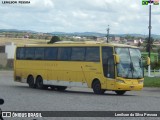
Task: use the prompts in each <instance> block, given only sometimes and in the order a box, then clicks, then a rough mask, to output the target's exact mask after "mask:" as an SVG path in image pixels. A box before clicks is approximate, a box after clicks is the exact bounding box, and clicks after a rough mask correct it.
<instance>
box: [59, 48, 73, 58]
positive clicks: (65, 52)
mask: <svg viewBox="0 0 160 120" xmlns="http://www.w3.org/2000/svg"><path fill="white" fill-rule="evenodd" d="M70 58H71V48H70V47H61V48H58V60H61V61H68V60H70Z"/></svg>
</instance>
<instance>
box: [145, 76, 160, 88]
mask: <svg viewBox="0 0 160 120" xmlns="http://www.w3.org/2000/svg"><path fill="white" fill-rule="evenodd" d="M144 87H160V77H145V78H144Z"/></svg>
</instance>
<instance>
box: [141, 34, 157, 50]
mask: <svg viewBox="0 0 160 120" xmlns="http://www.w3.org/2000/svg"><path fill="white" fill-rule="evenodd" d="M144 43H145V46H144V47H145V49H146V52H149V46H150V51H151V50H153V47H155V46H154V45H153V43H154V39H153V38H152V37H151V39H150V42H149V37H147V38H146V39H145V42H144Z"/></svg>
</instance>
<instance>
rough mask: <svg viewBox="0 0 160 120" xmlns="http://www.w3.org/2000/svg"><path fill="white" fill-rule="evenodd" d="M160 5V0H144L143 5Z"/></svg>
mask: <svg viewBox="0 0 160 120" xmlns="http://www.w3.org/2000/svg"><path fill="white" fill-rule="evenodd" d="M150 4H151V5H159V0H142V5H150Z"/></svg>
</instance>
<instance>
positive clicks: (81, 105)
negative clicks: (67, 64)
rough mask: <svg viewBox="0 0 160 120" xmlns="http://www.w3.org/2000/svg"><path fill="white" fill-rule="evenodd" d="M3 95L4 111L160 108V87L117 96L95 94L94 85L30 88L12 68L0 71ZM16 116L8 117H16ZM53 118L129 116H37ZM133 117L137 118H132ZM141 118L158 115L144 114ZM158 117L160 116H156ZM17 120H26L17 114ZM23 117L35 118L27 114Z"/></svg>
mask: <svg viewBox="0 0 160 120" xmlns="http://www.w3.org/2000/svg"><path fill="white" fill-rule="evenodd" d="M0 98H3V99H4V100H5V103H4V104H3V105H1V106H0V107H1V109H2V110H3V111H160V105H159V104H160V88H144V89H143V90H142V91H130V92H127V93H126V94H125V95H123V96H118V95H116V94H115V93H114V92H112V91H107V92H106V93H105V94H104V95H95V94H94V93H93V92H92V90H91V89H84V88H68V89H67V90H66V91H64V92H58V91H54V90H38V89H31V88H29V87H28V85H27V84H22V83H17V82H14V81H13V72H12V71H0ZM13 119H14V118H5V120H13ZM41 119H42V120H50V119H51V120H52V119H57V120H58V119H62V120H63V119H73V120H75V119H89V120H92V119H95V120H97V119H98V120H99V119H117V120H119V119H122V120H123V119H128V118H37V119H36V120H41ZM129 119H130V120H132V119H135V118H129ZM138 119H153V120H154V119H155V118H141V117H139V118H138ZM157 119H159V118H157ZM15 120H23V119H22V118H19V119H18V118H15ZM24 120H33V119H31V118H26V119H24Z"/></svg>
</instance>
